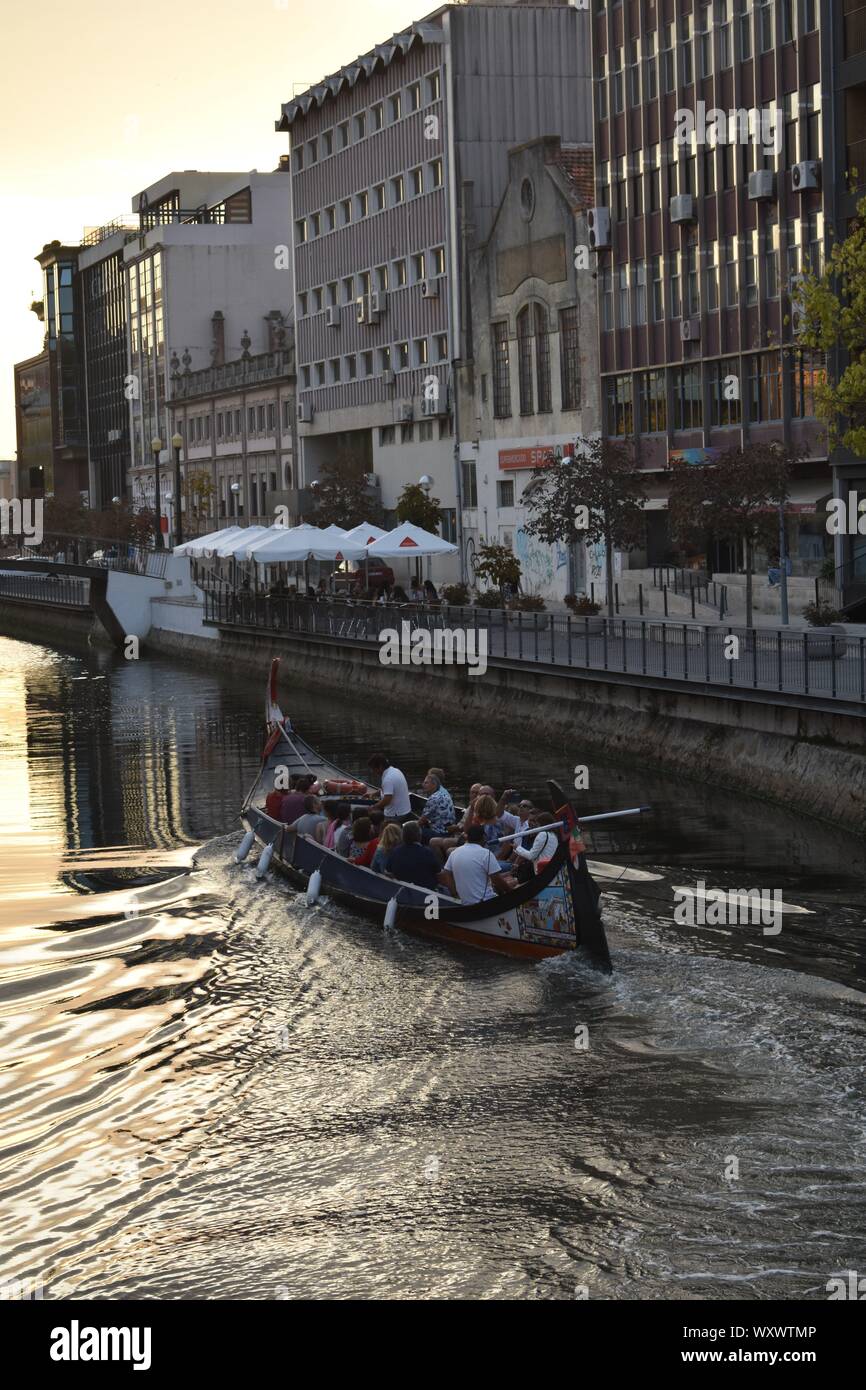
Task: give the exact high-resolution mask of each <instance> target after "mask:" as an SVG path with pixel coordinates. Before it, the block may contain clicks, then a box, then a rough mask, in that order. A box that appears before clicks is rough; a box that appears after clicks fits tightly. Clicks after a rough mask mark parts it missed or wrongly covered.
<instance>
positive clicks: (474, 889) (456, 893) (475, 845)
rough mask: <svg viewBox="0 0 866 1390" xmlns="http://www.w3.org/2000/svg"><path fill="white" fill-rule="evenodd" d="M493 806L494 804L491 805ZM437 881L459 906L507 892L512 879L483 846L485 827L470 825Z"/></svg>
mask: <svg viewBox="0 0 866 1390" xmlns="http://www.w3.org/2000/svg"><path fill="white" fill-rule="evenodd" d="M494 804H495V803H494ZM439 882H440V883H441V884H442V885H443V887H445V888H447V889H448V892H449V893H450V894H451V895H452V897H455V898H459V899H460V901H461V902H462V903H481V902H486V901H487V899H488V898H495V897H496V896H497V894H502V893H507V892H508V891H509V890H510V888H511V887H512V886H513V880H511V879H510V878H509V876H508V875H507V874H506V872H505V870H504V869H503V866H502V865H501V864H500V862H499V860H498V859H497V858H496V856H495V855H494V854H491V852H490V850H489V849H487V847H486V846H485V844H484V827H483V826H481V825H470V826H469V828H468V830H467V831H466V843H465V845H458V846H457V848H456V849H453V850H452V851H451V853H450V854H449V856H448V859H447V861H446V864H445V868H444V869H443V870H442V871H441V873H440V874H439Z"/></svg>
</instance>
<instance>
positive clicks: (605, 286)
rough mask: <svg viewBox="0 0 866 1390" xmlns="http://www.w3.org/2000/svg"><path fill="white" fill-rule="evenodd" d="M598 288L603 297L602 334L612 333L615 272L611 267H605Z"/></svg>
mask: <svg viewBox="0 0 866 1390" xmlns="http://www.w3.org/2000/svg"><path fill="white" fill-rule="evenodd" d="M598 287H599V294H600V296H601V327H602V332H604V333H610V332H611V331H612V329H613V271H612V270H611V268H610V266H605V268H604V270H603V271H602V272H601V275H600V276H599V279H598Z"/></svg>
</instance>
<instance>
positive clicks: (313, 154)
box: [307, 140, 318, 164]
mask: <svg viewBox="0 0 866 1390" xmlns="http://www.w3.org/2000/svg"><path fill="white" fill-rule="evenodd" d="M317 152H318V145H317V142H316V141H315V140H311V141H310V143H309V145H308V146H307V162H308V163H309V164H315V162H316V158H317Z"/></svg>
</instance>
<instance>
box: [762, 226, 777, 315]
mask: <svg viewBox="0 0 866 1390" xmlns="http://www.w3.org/2000/svg"><path fill="white" fill-rule="evenodd" d="M763 244H764V245H763V250H764V298H765V299H778V298H779V221H778V217H777V215H776V213H775V212H774V211H770V210H769V209H768V210H767V214H766V221H765V222H764V233H763Z"/></svg>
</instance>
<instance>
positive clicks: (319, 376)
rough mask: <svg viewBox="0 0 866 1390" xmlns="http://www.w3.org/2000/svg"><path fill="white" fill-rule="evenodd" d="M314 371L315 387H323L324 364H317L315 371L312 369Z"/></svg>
mask: <svg viewBox="0 0 866 1390" xmlns="http://www.w3.org/2000/svg"><path fill="white" fill-rule="evenodd" d="M314 370H315V373H316V385H317V386H324V384H325V364H324V362H317V363H316V365H315V369H314Z"/></svg>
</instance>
